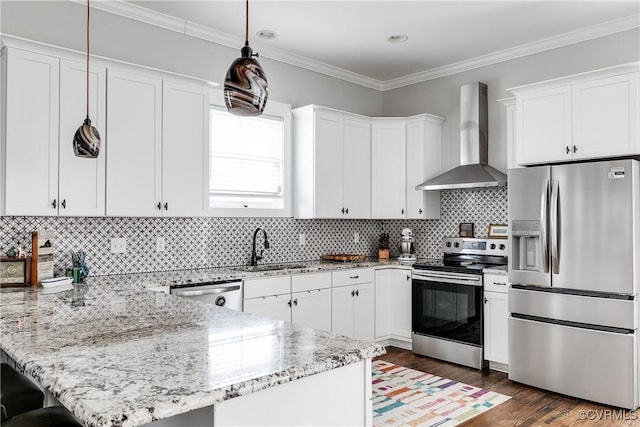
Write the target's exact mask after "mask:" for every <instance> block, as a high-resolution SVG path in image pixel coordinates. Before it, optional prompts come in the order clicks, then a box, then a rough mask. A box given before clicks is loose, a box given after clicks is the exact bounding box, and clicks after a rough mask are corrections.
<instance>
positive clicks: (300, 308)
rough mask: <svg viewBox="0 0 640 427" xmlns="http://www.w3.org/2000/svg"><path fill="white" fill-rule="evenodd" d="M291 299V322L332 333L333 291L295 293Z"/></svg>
mask: <svg viewBox="0 0 640 427" xmlns="http://www.w3.org/2000/svg"><path fill="white" fill-rule="evenodd" d="M291 298H292V300H293V307H292V308H291V322H293V323H296V324H299V325H304V326H308V327H310V328H313V329H320V330H323V331H331V289H314V290H309V291H303V292H294V293H293V294H291Z"/></svg>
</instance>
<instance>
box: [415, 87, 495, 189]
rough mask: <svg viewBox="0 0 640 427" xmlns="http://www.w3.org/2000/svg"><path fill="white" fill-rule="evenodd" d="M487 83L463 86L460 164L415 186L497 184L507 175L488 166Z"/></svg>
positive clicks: (461, 96) (450, 186)
mask: <svg viewBox="0 0 640 427" xmlns="http://www.w3.org/2000/svg"><path fill="white" fill-rule="evenodd" d="M487 110H488V107H487V85H486V84H484V83H479V82H476V83H471V84H467V85H464V86H461V87H460V166H458V167H456V168H454V169H451V170H449V171H447V172H445V173H443V174H441V175H438V176H436V177H435V178H431V179H429V180H427V181H425V182H423V183H422V184H420V185H418V186H416V190H455V189H459V188H475V187H497V186H503V185H506V184H507V176H506V175H505V174H503V173H502V172H500V171H499V170H497V169H495V168H493V167H491V166H489V165H488V164H487V163H488V157H489V154H488V153H489V145H488V135H489V132H488V130H489V124H488V122H489V120H488V113H487Z"/></svg>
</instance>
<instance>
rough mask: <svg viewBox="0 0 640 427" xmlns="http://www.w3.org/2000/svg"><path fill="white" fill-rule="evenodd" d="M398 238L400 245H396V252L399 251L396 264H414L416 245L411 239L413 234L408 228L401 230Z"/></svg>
mask: <svg viewBox="0 0 640 427" xmlns="http://www.w3.org/2000/svg"><path fill="white" fill-rule="evenodd" d="M400 234H401V237H400V243H399V244H398V250H399V251H400V256H399V257H398V262H400V263H414V262H416V256H415V255H414V254H415V251H416V244H415V240H414V239H413V232H412V231H411V229H410V228H404V229H402V233H400Z"/></svg>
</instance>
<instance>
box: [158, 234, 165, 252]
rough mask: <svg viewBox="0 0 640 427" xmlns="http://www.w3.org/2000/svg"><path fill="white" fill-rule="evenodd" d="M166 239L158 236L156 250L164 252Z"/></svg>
mask: <svg viewBox="0 0 640 427" xmlns="http://www.w3.org/2000/svg"><path fill="white" fill-rule="evenodd" d="M164 248H165V240H164V237H160V236H158V237H156V252H164Z"/></svg>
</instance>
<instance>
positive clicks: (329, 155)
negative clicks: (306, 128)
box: [309, 111, 344, 218]
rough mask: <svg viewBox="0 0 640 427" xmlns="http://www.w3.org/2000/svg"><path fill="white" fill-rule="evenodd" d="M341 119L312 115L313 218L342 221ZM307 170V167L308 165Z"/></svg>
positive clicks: (331, 115) (328, 114)
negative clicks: (313, 124)
mask: <svg viewBox="0 0 640 427" xmlns="http://www.w3.org/2000/svg"><path fill="white" fill-rule="evenodd" d="M342 122H343V119H342V117H341V116H340V115H338V114H332V113H328V112H325V111H318V112H316V114H315V160H314V162H315V164H314V166H313V167H314V168H315V171H316V173H315V184H314V189H315V193H316V195H315V203H314V205H315V211H316V212H315V217H316V218H342V217H343V214H342V212H341V209H342V208H344V206H343V204H342V200H343V195H342V191H343V190H342V182H343V181H342V171H343V166H342V160H343V159H342V137H343V124H342ZM309 167H310V166H309Z"/></svg>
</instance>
